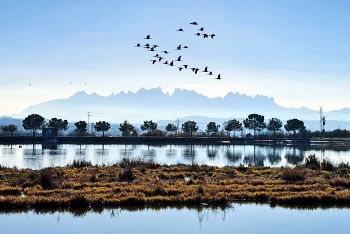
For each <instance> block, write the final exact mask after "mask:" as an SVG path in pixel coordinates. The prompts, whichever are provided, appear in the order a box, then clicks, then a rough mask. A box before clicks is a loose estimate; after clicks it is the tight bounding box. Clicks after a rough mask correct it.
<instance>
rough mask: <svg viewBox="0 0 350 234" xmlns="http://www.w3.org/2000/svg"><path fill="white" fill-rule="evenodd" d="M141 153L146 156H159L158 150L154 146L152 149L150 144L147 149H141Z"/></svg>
mask: <svg viewBox="0 0 350 234" xmlns="http://www.w3.org/2000/svg"><path fill="white" fill-rule="evenodd" d="M141 155H142V156H143V157H146V158H155V157H156V156H157V151H156V150H155V149H154V148H153V147H152V149H150V147H149V145H148V146H147V150H141Z"/></svg>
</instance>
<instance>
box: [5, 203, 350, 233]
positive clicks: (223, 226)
mask: <svg viewBox="0 0 350 234" xmlns="http://www.w3.org/2000/svg"><path fill="white" fill-rule="evenodd" d="M349 215H350V210H349V209H348V208H343V209H339V208H327V209H325V208H317V209H306V208H303V209H296V208H293V209H290V208H289V209H286V208H281V207H275V208H271V207H270V206H269V205H268V204H263V205H257V204H233V206H232V207H231V208H225V209H220V208H215V209H212V208H205V207H197V208H189V207H187V208H186V207H185V208H184V207H182V208H157V207H155V208H143V209H135V208H132V207H130V208H126V209H125V208H123V209H121V208H115V209H103V210H100V211H91V210H90V211H75V212H72V211H69V212H63V211H51V212H48V211H47V212H42V211H33V210H31V211H25V212H18V211H17V213H14V212H8V211H6V212H4V211H2V212H1V211H0V225H1V232H2V233H16V234H17V233H29V234H30V233H52V234H54V233H143V234H144V233H162V234H163V233H167V234H171V233H293V234H294V233H349V227H348V220H349Z"/></svg>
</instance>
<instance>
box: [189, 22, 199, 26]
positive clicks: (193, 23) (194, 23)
mask: <svg viewBox="0 0 350 234" xmlns="http://www.w3.org/2000/svg"><path fill="white" fill-rule="evenodd" d="M190 24H192V25H198V23H197V22H192V23H190Z"/></svg>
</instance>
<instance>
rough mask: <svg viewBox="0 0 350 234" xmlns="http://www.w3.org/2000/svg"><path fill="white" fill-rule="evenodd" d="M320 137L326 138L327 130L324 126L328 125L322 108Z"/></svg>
mask: <svg viewBox="0 0 350 234" xmlns="http://www.w3.org/2000/svg"><path fill="white" fill-rule="evenodd" d="M319 112H320V137H324V134H325V130H324V126H325V125H326V116H323V110H322V106H320V111H319Z"/></svg>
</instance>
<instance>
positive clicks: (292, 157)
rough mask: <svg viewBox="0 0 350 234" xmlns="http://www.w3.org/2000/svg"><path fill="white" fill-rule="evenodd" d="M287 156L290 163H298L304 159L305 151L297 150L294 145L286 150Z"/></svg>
mask: <svg viewBox="0 0 350 234" xmlns="http://www.w3.org/2000/svg"><path fill="white" fill-rule="evenodd" d="M285 158H286V160H287V162H288V163H289V164H293V165H297V164H299V163H302V162H303V161H304V158H305V154H304V152H303V151H300V150H297V148H296V147H293V148H292V149H289V150H288V151H287V152H286V155H285Z"/></svg>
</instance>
